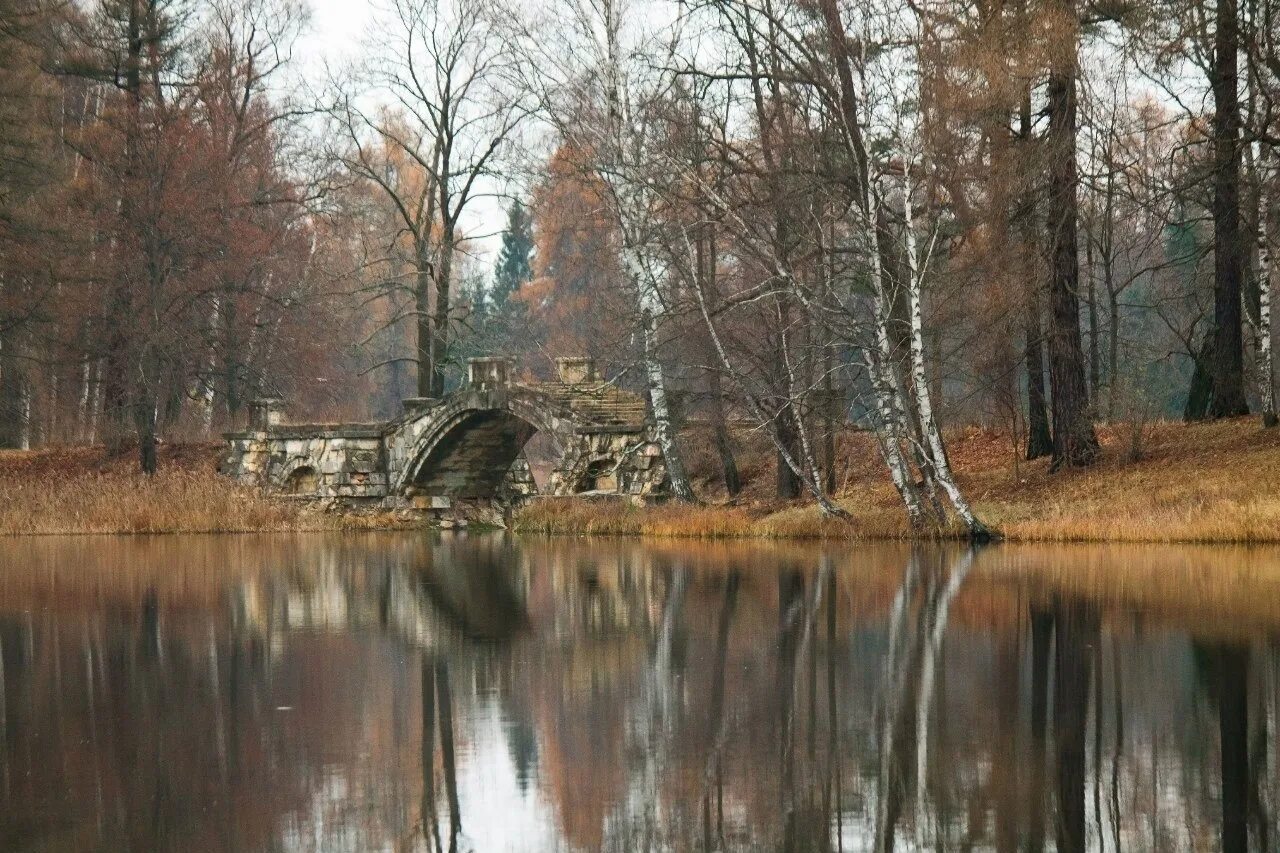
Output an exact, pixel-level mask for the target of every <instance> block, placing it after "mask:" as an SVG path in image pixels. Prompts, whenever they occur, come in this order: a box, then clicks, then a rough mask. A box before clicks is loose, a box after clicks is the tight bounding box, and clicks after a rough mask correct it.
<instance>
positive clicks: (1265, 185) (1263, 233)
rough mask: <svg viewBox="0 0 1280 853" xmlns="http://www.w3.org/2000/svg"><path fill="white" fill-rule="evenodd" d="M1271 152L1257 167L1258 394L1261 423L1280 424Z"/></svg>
mask: <svg viewBox="0 0 1280 853" xmlns="http://www.w3.org/2000/svg"><path fill="white" fill-rule="evenodd" d="M1271 163H1272V155H1271V150H1270V148H1269V147H1268V148H1266V149H1264V152H1263V156H1262V157H1260V158H1259V166H1258V183H1259V185H1260V186H1259V192H1258V196H1259V199H1258V346H1257V352H1256V354H1255V358H1256V360H1257V370H1258V396H1259V397H1260V399H1261V401H1262V425H1263V426H1264V427H1267V428H1271V427H1274V426H1276V425H1277V424H1280V419H1278V418H1277V416H1276V379H1275V361H1274V358H1273V356H1272V353H1271V273H1272V270H1271V267H1272V263H1271V192H1272V175H1271Z"/></svg>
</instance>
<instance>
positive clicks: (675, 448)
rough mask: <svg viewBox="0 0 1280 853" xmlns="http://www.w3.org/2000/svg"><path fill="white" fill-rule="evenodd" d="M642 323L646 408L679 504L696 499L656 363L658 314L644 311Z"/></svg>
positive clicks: (669, 481) (659, 370)
mask: <svg viewBox="0 0 1280 853" xmlns="http://www.w3.org/2000/svg"><path fill="white" fill-rule="evenodd" d="M642 322H643V323H644V330H643V336H644V365H645V377H646V378H647V379H648V381H649V407H650V409H651V410H652V412H653V431H654V434H655V437H656V438H657V440H658V446H659V447H661V448H662V457H663V461H664V462H665V463H666V466H667V481H668V483H669V485H670V487H671V494H672V495H673V496H674V497H675V498H676V499H677V500H681V501H689V502H692V501H694V500H696V498H695V497H694V494H693V486H692V485H690V483H689V474H688V473H687V472H686V470H685V467H684V455H683V454H682V453H681V452H680V445H679V444H678V443H677V441H676V428H675V424H674V423H672V420H671V408H670V406H669V405H668V403H667V378H666V374H665V372H664V371H663V369H662V362H661V361H659V360H658V315H657V313H656V312H654V311H652V310H648V309H646V310H645V311H644V316H643V317H642Z"/></svg>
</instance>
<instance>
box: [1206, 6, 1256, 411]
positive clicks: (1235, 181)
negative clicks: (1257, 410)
mask: <svg viewBox="0 0 1280 853" xmlns="http://www.w3.org/2000/svg"><path fill="white" fill-rule="evenodd" d="M1217 10H1218V19H1217V22H1216V27H1215V30H1214V55H1213V71H1212V75H1211V78H1212V79H1211V81H1210V82H1211V83H1212V88H1213V104H1214V111H1213V200H1212V202H1211V205H1210V210H1211V213H1212V215H1213V350H1212V353H1213V362H1212V365H1211V368H1212V369H1211V376H1212V379H1213V393H1212V396H1211V398H1210V400H1209V407H1208V411H1207V413H1206V414H1207V416H1208V417H1210V418H1223V417H1233V416H1235V415H1244V414H1248V412H1249V406H1248V404H1247V403H1246V402H1245V397H1244V332H1243V329H1242V326H1241V321H1242V317H1241V303H1240V294H1241V286H1242V284H1243V280H1244V267H1245V262H1244V244H1243V240H1242V239H1241V237H1242V233H1241V229H1240V104H1239V97H1240V96H1239V91H1238V86H1239V79H1238V77H1239V70H1238V64H1239V50H1240V31H1239V20H1238V10H1237V3H1236V0H1219V1H1218V4H1217Z"/></svg>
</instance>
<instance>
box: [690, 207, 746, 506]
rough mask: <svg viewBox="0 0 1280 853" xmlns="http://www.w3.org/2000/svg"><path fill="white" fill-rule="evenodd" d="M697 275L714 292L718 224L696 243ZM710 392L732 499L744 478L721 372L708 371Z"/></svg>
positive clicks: (714, 426)
mask: <svg viewBox="0 0 1280 853" xmlns="http://www.w3.org/2000/svg"><path fill="white" fill-rule="evenodd" d="M694 252H695V255H696V257H695V259H694V261H695V263H696V265H697V269H696V270H695V271H694V275H696V276H698V277H699V281H700V282H701V284H702V286H703V287H704V288H711V289H712V290H714V288H715V281H716V267H717V263H716V255H717V253H716V236H715V225H714V224H709V225H707V226H706V227H705V228H704V229H703V230H702V233H700V234H699V235H698V239H697V242H696V243H695V244H694ZM707 392H708V394H710V396H711V401H710V402H711V429H712V431H713V439H714V441H715V445H716V453H717V454H718V455H719V457H720V471H721V473H722V475H723V477H724V488H725V491H726V492H728V494H729V497H731V498H732V497H736V496H737V494H738V493H739V492H741V491H742V478H741V477H740V476H739V474H738V463H737V461H736V460H735V459H734V458H733V444H732V442H731V441H730V438H729V424H728V417H727V415H726V413H725V405H724V389H723V388H722V386H721V382H720V371H719V370H718V369H716V368H712V367H708V368H707Z"/></svg>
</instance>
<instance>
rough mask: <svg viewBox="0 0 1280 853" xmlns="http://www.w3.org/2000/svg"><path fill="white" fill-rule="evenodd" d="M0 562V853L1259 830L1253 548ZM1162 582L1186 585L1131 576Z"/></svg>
mask: <svg viewBox="0 0 1280 853" xmlns="http://www.w3.org/2000/svg"><path fill="white" fill-rule="evenodd" d="M0 548H2V549H3V554H0V563H3V565H4V566H5V569H4V571H3V573H0V734H2V735H3V736H2V737H0V849H5V850H9V849H14V850H28V849H31V850H81V849H124V848H134V849H174V850H192V849H200V850H218V849H223V850H289V849H297V850H310V849H326V850H327V849H350V850H365V849H372V848H388V847H390V848H395V849H399V850H415V849H416V850H431V851H440V853H443V852H444V851H446V850H450V851H455V850H484V851H488V850H506V849H511V850H530V851H541V850H584V851H595V850H619V851H621V850H627V851H631V850H693V851H701V850H723V851H730V850H734V851H736V850H748V851H750V850H761V851H766V850H767V851H776V850H783V851H844V850H859V849H868V848H873V847H874V848H875V849H878V850H892V849H934V850H945V849H972V848H990V849H995V850H998V851H1023V850H1028V851H1038V850H1044V849H1046V848H1052V849H1056V850H1061V851H1073V850H1086V849H1087V850H1101V851H1108V850H1110V851H1120V850H1148V849H1159V850H1166V849H1167V850H1210V849H1222V850H1229V851H1237V850H1241V851H1242V850H1249V849H1254V850H1265V849H1268V845H1269V844H1270V843H1271V841H1272V839H1274V838H1276V837H1277V835H1276V828H1275V826H1274V821H1275V817H1274V811H1275V809H1274V806H1273V803H1274V802H1275V801H1276V797H1277V790H1276V780H1277V772H1278V770H1277V766H1276V758H1275V754H1274V753H1275V750H1274V746H1273V744H1272V742H1271V739H1272V738H1273V737H1274V724H1275V715H1276V708H1277V701H1276V700H1277V693H1276V691H1277V689H1278V686H1277V678H1276V673H1277V656H1276V654H1275V644H1274V642H1273V640H1272V638H1273V637H1275V636H1277V631H1276V628H1277V626H1280V595H1277V592H1280V590H1277V589H1276V588H1275V586H1276V584H1274V583H1273V582H1271V581H1269V580H1268V578H1271V577H1280V572H1275V571H1268V570H1267V568H1268V566H1269V564H1258V563H1257V562H1256V561H1257V560H1259V559H1264V560H1265V559H1270V560H1272V561H1273V562H1275V563H1276V564H1280V556H1271V557H1267V555H1265V554H1263V555H1262V556H1259V554H1261V553H1262V552H1249V553H1248V555H1243V556H1242V555H1238V554H1237V555H1234V556H1233V557H1232V559H1235V560H1237V561H1238V563H1239V565H1238V571H1237V569H1236V568H1233V566H1232V564H1231V560H1229V559H1227V557H1225V556H1224V555H1223V552H1221V551H1218V552H1214V551H1204V552H1198V551H1191V550H1188V549H1165V550H1163V551H1162V550H1159V549H1135V550H1129V551H1126V550H1123V549H1121V550H1116V549H1111V550H1108V551H1100V550H1096V549H1092V550H1091V549H1034V548H1014V547H1011V546H1001V547H992V548H987V549H984V550H982V551H978V552H974V551H966V550H963V549H956V548H926V547H918V548H914V549H912V548H906V547H898V546H884V547H866V546H859V547H858V548H857V549H856V550H852V549H849V550H846V549H839V548H834V547H822V546H817V545H814V546H802V545H787V546H782V545H776V546H768V547H751V546H745V545H698V544H690V543H683V544H671V545H644V544H640V543H637V542H628V541H609V542H593V541H585V542H581V541H539V540H534V541H520V540H513V539H510V538H502V537H494V538H479V537H471V538H467V537H458V538H453V539H434V540H433V539H429V538H425V537H416V536H370V537H341V538H335V537H329V536H316V537H288V538H284V537H281V538H276V539H272V538H270V537H236V538H231V539H221V538H217V537H203V538H200V539H187V540H183V539H182V538H181V537H168V538H166V540H165V541H164V542H158V541H156V540H94V541H87V540H76V541H69V540H47V541H42V542H22V541H14V542H10V543H6V544H5V545H3V546H0ZM1198 554H1203V556H1197V555H1198ZM1197 561H1202V562H1203V563H1204V566H1205V568H1204V570H1203V571H1204V574H1197V572H1199V571H1201V570H1200V569H1198V568H1197V566H1198V565H1200V564H1199V563H1198V562H1197ZM1249 561H1254V562H1249ZM1224 563H1226V564H1227V568H1225V569H1224V568H1223V564H1224ZM1099 566H1101V567H1102V568H1103V569H1105V572H1099V571H1096V568H1097V567H1099ZM1170 566H1173V567H1174V568H1170ZM1210 570H1212V571H1214V572H1217V574H1213V575H1210V574H1208V572H1209V571H1210ZM1144 572H1145V573H1146V574H1144ZM1170 574H1172V575H1173V576H1174V577H1175V578H1178V579H1181V580H1182V581H1183V586H1182V589H1192V590H1194V591H1195V592H1194V595H1188V594H1187V593H1185V592H1182V593H1179V592H1178V589H1179V587H1178V586H1177V585H1176V584H1173V583H1170V584H1163V585H1162V584H1157V583H1154V582H1152V581H1153V579H1156V578H1160V577H1168V576H1169V575H1170ZM1095 576H1097V577H1100V578H1106V579H1107V580H1106V582H1101V581H1099V582H1098V583H1097V584H1096V585H1092V584H1093V582H1092V581H1091V580H1090V578H1092V577H1095ZM1208 577H1213V578H1215V579H1216V580H1215V583H1213V584H1208V583H1203V582H1200V583H1198V584H1197V583H1187V581H1188V579H1192V580H1194V579H1195V578H1200V579H1201V580H1202V581H1203V579H1204V578H1208ZM1117 579H1118V580H1117ZM414 721H417V722H416V723H415V722H414Z"/></svg>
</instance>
